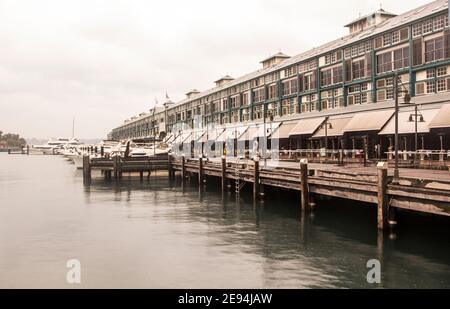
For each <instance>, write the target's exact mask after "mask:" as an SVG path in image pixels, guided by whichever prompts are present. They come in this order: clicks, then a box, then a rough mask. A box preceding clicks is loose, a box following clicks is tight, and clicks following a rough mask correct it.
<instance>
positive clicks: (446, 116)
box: [428, 104, 450, 129]
mask: <svg viewBox="0 0 450 309" xmlns="http://www.w3.org/2000/svg"><path fill="white" fill-rule="evenodd" d="M428 127H429V128H430V129H439V128H449V127H450V104H445V105H443V106H442V107H441V109H440V110H439V111H438V113H437V114H436V115H435V117H434V118H433V120H431V122H430V125H429V126H428Z"/></svg>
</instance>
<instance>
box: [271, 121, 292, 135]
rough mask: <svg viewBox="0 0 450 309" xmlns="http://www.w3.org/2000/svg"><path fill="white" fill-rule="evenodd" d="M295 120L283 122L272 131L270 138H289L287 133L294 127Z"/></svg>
mask: <svg viewBox="0 0 450 309" xmlns="http://www.w3.org/2000/svg"><path fill="white" fill-rule="evenodd" d="M296 125H297V122H283V123H282V124H281V125H280V126H279V127H278V128H277V129H276V130H274V131H273V133H272V134H271V135H270V138H272V139H283V138H289V133H290V132H291V131H292V130H293V129H294V128H295V126H296Z"/></svg>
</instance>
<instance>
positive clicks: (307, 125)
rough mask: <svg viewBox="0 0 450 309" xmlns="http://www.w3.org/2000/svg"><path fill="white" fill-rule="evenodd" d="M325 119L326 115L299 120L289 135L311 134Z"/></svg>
mask: <svg viewBox="0 0 450 309" xmlns="http://www.w3.org/2000/svg"><path fill="white" fill-rule="evenodd" d="M324 121H325V117H318V118H308V119H302V120H299V121H298V122H297V125H296V126H295V127H294V128H293V129H292V131H291V132H289V136H293V135H311V134H313V133H314V132H315V131H316V130H317V128H319V126H320V125H321V124H322V123H323V122H324Z"/></svg>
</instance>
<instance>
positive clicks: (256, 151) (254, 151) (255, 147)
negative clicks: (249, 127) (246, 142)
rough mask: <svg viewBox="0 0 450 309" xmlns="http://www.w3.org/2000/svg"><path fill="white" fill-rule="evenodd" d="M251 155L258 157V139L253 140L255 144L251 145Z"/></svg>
mask: <svg viewBox="0 0 450 309" xmlns="http://www.w3.org/2000/svg"><path fill="white" fill-rule="evenodd" d="M252 153H253V155H258V156H259V143H258V139H256V140H255V142H254V143H253V151H252Z"/></svg>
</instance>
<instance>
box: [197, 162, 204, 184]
mask: <svg viewBox="0 0 450 309" xmlns="http://www.w3.org/2000/svg"><path fill="white" fill-rule="evenodd" d="M198 184H199V185H202V184H203V158H202V156H199V158H198Z"/></svg>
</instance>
